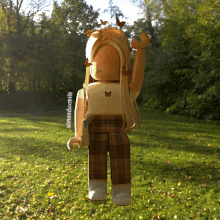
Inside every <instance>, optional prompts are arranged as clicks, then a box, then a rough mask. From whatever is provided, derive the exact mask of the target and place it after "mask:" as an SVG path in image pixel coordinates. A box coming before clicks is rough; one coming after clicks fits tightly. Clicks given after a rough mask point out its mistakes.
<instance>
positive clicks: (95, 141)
mask: <svg viewBox="0 0 220 220" xmlns="http://www.w3.org/2000/svg"><path fill="white" fill-rule="evenodd" d="M140 38H141V40H142V41H141V42H138V41H137V40H136V39H133V40H132V46H133V48H136V49H137V51H136V54H135V59H134V65H133V69H132V73H131V74H130V71H129V69H130V53H131V48H130V46H129V45H130V43H129V41H128V39H127V37H126V35H125V34H124V33H123V32H122V31H121V30H119V29H117V28H111V27H107V28H103V29H100V30H98V31H95V32H94V33H91V36H90V38H89V40H88V42H87V46H86V57H87V58H88V60H87V61H86V63H85V64H86V66H88V67H86V69H87V74H88V75H89V74H90V75H89V78H87V81H88V87H87V88H86V89H87V90H84V89H81V90H79V91H78V94H77V100H76V105H75V137H73V138H71V139H70V140H69V141H68V144H67V145H68V148H69V149H70V150H72V149H73V144H74V143H78V146H79V147H80V148H81V147H82V139H81V134H82V128H83V123H82V121H83V119H84V117H85V113H84V110H85V107H86V106H85V101H87V103H86V104H88V106H87V107H88V109H87V111H86V114H87V115H89V118H90V123H89V125H88V131H89V146H88V149H89V153H88V159H89V169H88V170H89V179H88V182H89V184H88V185H89V199H91V200H104V199H106V197H107V152H109V154H110V160H111V183H112V198H113V202H114V203H115V204H116V205H129V204H130V203H131V171H130V141H129V138H128V136H127V134H126V132H129V131H131V130H132V129H134V128H135V127H136V124H137V122H138V118H137V114H136V111H135V106H134V104H136V107H137V110H138V106H137V103H136V101H135V100H136V98H137V96H138V95H139V93H140V90H141V86H142V82H143V78H144V66H145V49H144V48H145V47H146V46H147V45H148V44H149V37H148V35H147V34H146V33H142V34H141V35H140ZM85 91H87V93H85ZM85 94H87V95H85ZM84 95H85V96H84ZM84 97H86V100H84ZM138 113H139V111H138ZM139 117H140V113H139Z"/></svg>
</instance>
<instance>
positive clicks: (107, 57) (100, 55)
mask: <svg viewBox="0 0 220 220" xmlns="http://www.w3.org/2000/svg"><path fill="white" fill-rule="evenodd" d="M91 61H92V64H93V65H92V66H91V73H90V74H91V76H92V78H93V79H95V80H99V81H100V80H101V81H112V80H120V57H119V53H118V51H117V50H116V49H115V48H114V47H113V46H111V45H104V46H102V47H101V48H99V50H98V51H97V53H96V55H95V57H94V58H93V59H92V60H91Z"/></svg>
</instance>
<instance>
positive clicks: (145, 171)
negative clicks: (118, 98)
mask: <svg viewBox="0 0 220 220" xmlns="http://www.w3.org/2000/svg"><path fill="white" fill-rule="evenodd" d="M140 113H141V116H142V125H141V127H140V128H139V125H138V126H137V127H136V128H135V129H134V130H133V131H131V132H129V133H128V137H129V139H130V142H131V175H132V182H131V184H132V204H131V205H129V206H116V205H114V203H113V201H112V196H111V194H110V192H111V185H110V159H109V157H108V197H107V200H105V201H98V202H92V201H89V200H88V199H86V198H88V149H86V148H85V147H84V148H82V149H79V148H78V147H77V146H76V145H75V148H74V150H73V151H68V149H67V147H66V143H67V141H68V139H69V138H71V137H72V136H74V135H73V133H72V131H71V130H70V129H67V128H66V125H65V123H66V113H65V112H60V113H59V114H58V115H55V114H50V115H44V116H31V115H23V116H22V117H1V118H0V124H1V127H0V173H1V174H0V219H2V220H4V219H10V220H11V219H66V220H67V219H135V220H136V219H202V220H204V219H220V196H219V192H220V126H219V123H217V122H204V121H199V120H196V119H189V118H187V117H183V116H174V115H169V114H165V113H163V112H159V111H155V110H147V109H144V108H140Z"/></svg>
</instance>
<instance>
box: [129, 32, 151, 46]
mask: <svg viewBox="0 0 220 220" xmlns="http://www.w3.org/2000/svg"><path fill="white" fill-rule="evenodd" d="M140 38H141V42H138V40H137V39H133V40H132V41H131V45H132V47H133V48H135V49H137V48H142V49H143V48H145V47H146V46H147V45H148V44H149V41H150V39H149V36H148V35H147V34H146V33H142V34H141V35H140Z"/></svg>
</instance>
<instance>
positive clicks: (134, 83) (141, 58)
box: [130, 48, 145, 92]
mask: <svg viewBox="0 0 220 220" xmlns="http://www.w3.org/2000/svg"><path fill="white" fill-rule="evenodd" d="M144 66H145V49H141V48H137V51H136V53H135V58H134V64H133V68H132V73H131V75H130V89H131V90H132V91H133V92H140V90H141V86H142V83H143V80H144Z"/></svg>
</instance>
